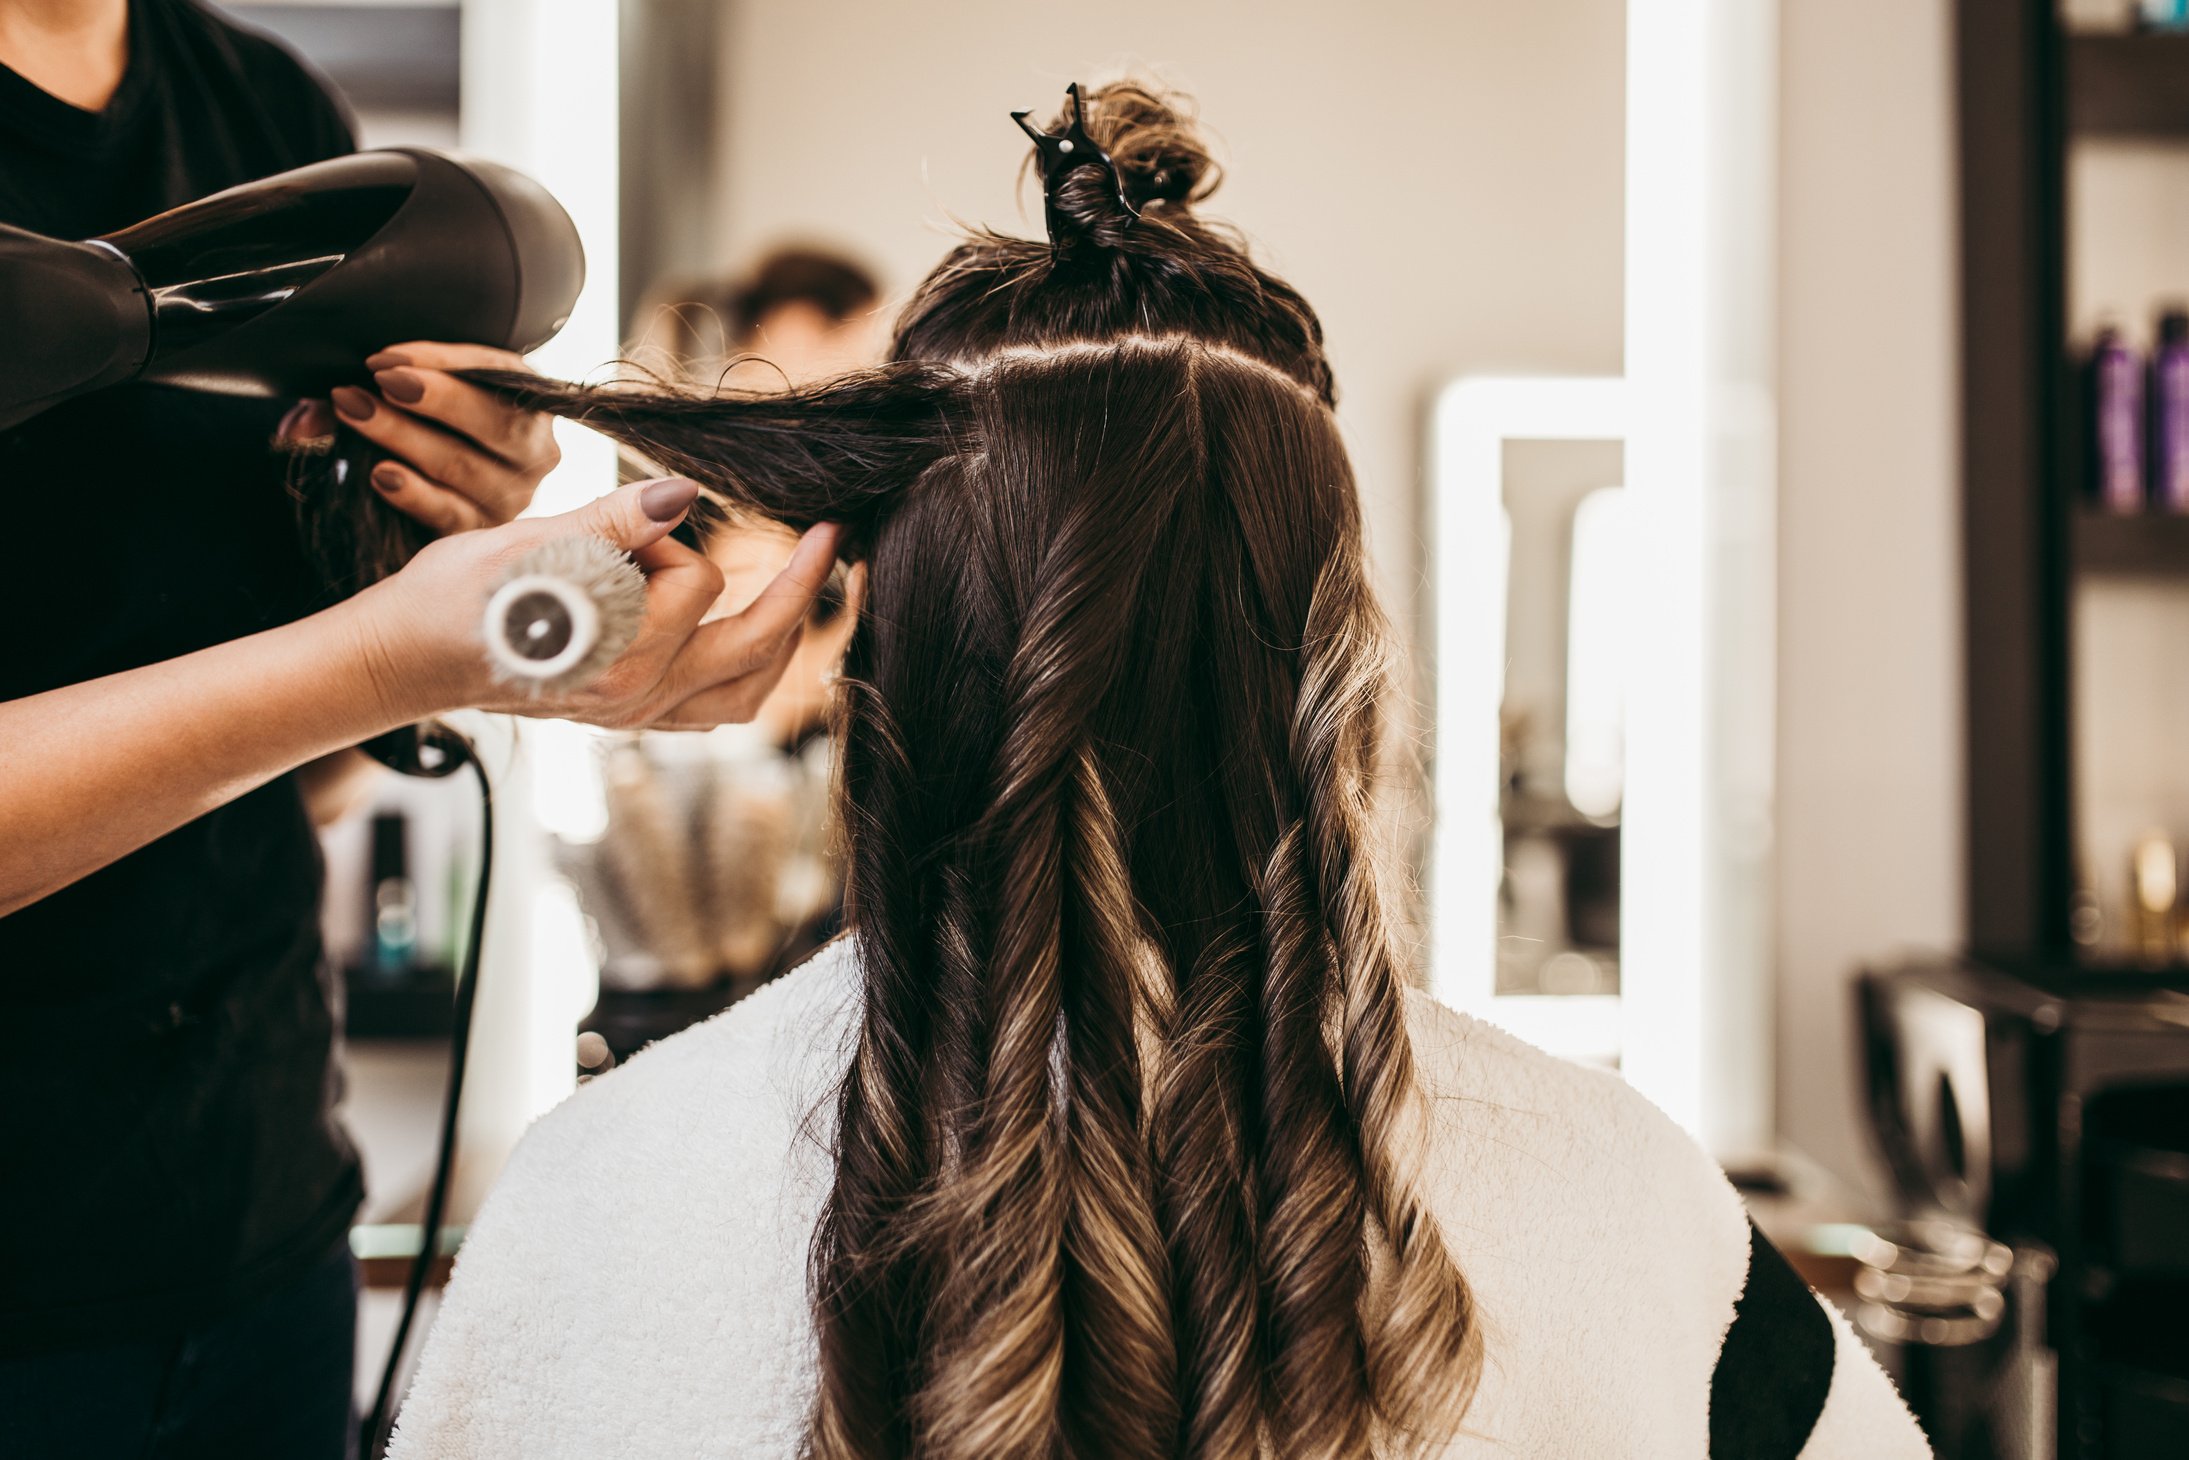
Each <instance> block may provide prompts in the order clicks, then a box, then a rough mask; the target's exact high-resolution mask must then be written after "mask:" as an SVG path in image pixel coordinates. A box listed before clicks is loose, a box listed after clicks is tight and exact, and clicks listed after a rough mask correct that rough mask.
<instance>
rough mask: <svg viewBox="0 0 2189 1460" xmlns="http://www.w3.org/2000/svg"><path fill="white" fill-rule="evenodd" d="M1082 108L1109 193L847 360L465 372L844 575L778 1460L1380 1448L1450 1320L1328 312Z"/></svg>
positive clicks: (1184, 150) (1184, 136) (1369, 600)
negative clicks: (1380, 818)
mask: <svg viewBox="0 0 2189 1460" xmlns="http://www.w3.org/2000/svg"><path fill="white" fill-rule="evenodd" d="M1088 125H1089V128H1090V130H1091V131H1092V133H1093V135H1094V136H1095V138H1096V139H1097V140H1098V141H1099V142H1101V143H1102V144H1103V145H1104V146H1106V147H1107V148H1108V150H1109V151H1110V152H1111V153H1112V154H1113V156H1114V157H1115V158H1116V160H1117V163H1118V165H1119V168H1120V170H1121V173H1122V175H1123V179H1124V182H1125V186H1126V191H1127V194H1128V196H1130V197H1131V198H1132V200H1133V201H1134V202H1135V203H1136V205H1138V207H1139V208H1140V214H1141V216H1140V218H1139V219H1138V220H1137V221H1133V220H1131V219H1129V218H1128V217H1127V216H1126V215H1125V214H1124V212H1123V210H1122V209H1120V208H1119V207H1118V205H1117V202H1116V196H1115V193H1114V192H1113V191H1110V190H1108V189H1107V187H1106V180H1105V179H1104V178H1103V176H1102V174H1101V173H1100V172H1099V171H1098V170H1096V169H1082V170H1081V171H1079V172H1077V173H1074V174H1072V175H1071V176H1070V177H1069V178H1067V179H1066V180H1065V182H1064V184H1063V185H1062V188H1061V192H1062V195H1063V196H1062V203H1063V208H1062V211H1063V213H1064V215H1065V218H1066V219H1067V220H1068V227H1067V232H1066V236H1065V237H1063V238H1061V239H1060V240H1058V241H1057V243H1056V245H1055V246H1054V247H1052V246H1051V245H1050V244H1048V243H1038V244H1037V243H1030V242H1024V241H1019V240H1011V239H1005V238H1000V237H996V236H992V235H983V236H979V237H976V238H975V239H973V240H972V241H970V242H968V243H966V244H965V245H963V246H962V247H960V248H958V249H957V250H956V251H955V252H954V253H952V254H951V255H950V257H949V258H947V259H946V260H945V261H944V262H943V264H942V265H941V266H940V267H939V268H938V269H937V270H936V271H935V272H934V274H933V275H932V276H930V278H929V279H928V281H927V282H926V284H925V285H924V286H923V287H922V289H921V290H920V292H919V294H918V295H917V296H916V297H915V298H914V299H913V300H912V302H911V304H910V306H909V307H908V309H907V311H906V313H905V315H904V317H903V320H902V323H901V325H900V327H899V330H898V334H897V339H896V345H895V349H894V352H893V361H892V363H891V364H889V365H886V366H884V367H882V368H880V369H878V370H875V371H872V372H867V373H863V374H860V375H856V376H851V377H847V378H844V379H842V380H838V381H834V382H830V383H827V384H824V385H821V386H818V387H816V388H813V389H809V390H804V391H800V392H797V393H793V394H790V395H782V396H772V397H766V398H743V397H739V398H729V397H720V396H711V397H702V396H690V395H678V394H673V393H668V392H663V391H657V390H644V391H639V390H630V389H624V388H603V389H586V388H581V387H562V386H553V385H542V384H538V383H529V384H528V383H526V382H525V381H524V380H523V379H522V378H520V377H508V376H504V377H495V378H494V383H496V384H497V385H499V386H501V387H503V388H505V389H508V390H510V391H511V392H512V393H514V394H516V395H519V396H521V397H523V398H524V399H526V400H529V401H530V402H532V403H533V404H536V405H539V406H542V407H544V408H546V409H549V410H554V411H558V412H561V413H563V414H566V415H570V416H574V417H578V418H580V419H583V420H585V421H587V422H588V423H590V424H592V425H594V426H596V427H598V428H599V429H601V430H603V431H605V432H606V433H608V434H609V435H611V436H614V437H617V438H618V439H620V440H622V441H624V442H626V443H628V444H630V445H632V446H633V447H634V448H636V449H638V450H639V451H641V452H643V453H645V454H646V455H648V456H649V457H651V458H652V459H653V460H654V461H656V462H658V463H659V464H660V465H661V466H663V467H665V468H667V469H670V470H674V471H679V472H684V473H687V474H689V475H691V476H693V477H695V478H697V479H699V480H700V481H702V482H703V483H705V484H707V485H708V486H709V487H710V488H712V489H713V490H714V491H715V492H716V493H718V494H719V495H720V496H721V497H722V498H723V499H725V500H726V501H727V502H728V503H729V504H731V505H732V506H733V507H734V508H738V509H742V510H745V511H748V512H752V513H756V514H759V515H764V516H766V517H769V518H773V519H776V520H778V521H782V522H785V523H788V524H790V525H792V526H804V525H807V524H810V523H813V522H817V521H824V520H828V521H840V522H843V523H845V524H847V526H848V528H849V533H848V536H847V541H848V542H849V543H850V544H851V547H850V548H849V551H850V552H851V553H852V554H854V555H856V556H859V557H863V558H864V559H866V560H867V562H868V564H869V570H868V589H867V601H866V604H865V607H864V609H863V617H862V620H861V622H860V625H859V628H858V630H857V632H856V634H855V636H854V638H853V641H852V644H851V647H850V650H849V653H848V656H847V660H846V664H845V668H844V674H843V686H844V693H843V696H842V707H841V713H842V729H843V778H842V800H843V808H844V815H845V822H846V833H847V844H848V867H847V889H848V900H849V909H850V927H851V934H852V936H853V938H854V939H855V940H856V942H857V946H858V952H859V961H860V967H861V971H862V974H863V979H864V999H863V1013H862V1016H861V1019H860V1023H859V1032H858V1044H857V1051H856V1054H855V1056H854V1058H853V1059H852V1062H851V1066H850V1069H849V1073H848V1074H847V1075H846V1077H845V1080H844V1083H843V1087H842V1091H841V1095H840V1097H839V1100H838V1105H837V1116H838V1121H837V1132H836V1142H835V1144H836V1172H835V1184H834V1188H833V1190H832V1191H831V1193H830V1196H829V1200H828V1205H827V1209H826V1212H825V1215H824V1217H823V1219H822V1221H821V1224H820V1227H819V1229H818V1231H817V1232H816V1234H815V1237H814V1244H813V1261H812V1302H813V1311H814V1319H815V1324H816V1328H817V1331H818V1335H819V1345H820V1348H819V1353H820V1376H819V1385H818V1391H817V1395H816V1398H815V1402H814V1410H813V1418H812V1426H811V1430H810V1435H809V1440H808V1449H809V1453H810V1454H811V1455H812V1456H814V1457H816V1460H852V1457H869V1456H922V1457H937V1460H944V1457H948V1460H993V1457H1016V1456H1036V1457H1048V1456H1074V1457H1096V1456H1101V1457H1120V1456H1122V1457H1140V1456H1147V1457H1156V1456H1192V1457H1244V1456H1265V1455H1267V1456H1303V1457H1305V1456H1314V1457H1324V1456H1327V1457H1354V1456H1363V1455H1369V1454H1393V1455H1395V1454H1406V1453H1412V1452H1416V1451H1419V1450H1421V1449H1425V1448H1429V1447H1431V1446H1433V1445H1435V1444H1436V1443H1438V1442H1440V1441H1443V1440H1445V1439H1447V1438H1448V1437H1450V1436H1451V1435H1452V1434H1453V1433H1454V1432H1455V1431H1456V1429H1457V1427H1458V1425H1459V1423H1460V1420H1461V1416H1462V1414H1463V1412H1464V1410H1465V1408H1466V1405H1467V1402H1468V1400H1469V1398H1470V1397H1471V1395H1472V1393H1473V1389H1474V1384H1475V1380H1476V1376H1477V1374H1478V1371H1479V1368H1480V1343H1479V1340H1478V1337H1477V1333H1476V1325H1475V1322H1474V1315H1473V1312H1472V1308H1471V1304H1470V1300H1469V1294H1468V1289H1467V1284H1466V1282H1465V1280H1464V1279H1463V1278H1462V1276H1461V1274H1460V1272H1459V1270H1458V1268H1457V1267H1456V1265H1455V1264H1454V1262H1453V1260H1452V1257H1451V1255H1450V1253H1449V1252H1448V1250H1447V1249H1446V1247H1445V1244H1444V1240H1443V1238H1442V1236H1441V1234H1440V1233H1439V1231H1438V1229H1437V1226H1436V1224H1435V1222H1434V1220H1433V1219H1432V1217H1431V1216H1430V1214H1429V1213H1428V1212H1427V1211H1426V1210H1425V1208H1424V1206H1423V1204H1422V1199H1421V1196H1420V1195H1419V1193H1418V1191H1417V1188H1416V1183H1415V1173H1416V1171H1417V1170H1418V1169H1419V1165H1420V1161H1421V1160H1422V1159H1423V1151H1422V1148H1421V1146H1420V1140H1421V1137H1422V1125H1421V1115H1420V1111H1419V1108H1418V1107H1419V1095H1418V1092H1417V1090H1416V1086H1415V1076H1414V1069H1413V1060H1412V1052H1411V1049H1410V1046H1409V1043H1408V1038H1407V1031H1406V1021H1405V1007H1404V984H1405V978H1404V975H1403V971H1402V966H1401V960H1400V957H1399V955H1398V953H1397V952H1396V951H1395V942H1394V937H1393V930H1392V928H1391V926H1390V922H1389V918H1388V914H1387V905H1388V904H1387V899H1386V895H1385V894H1384V892H1383V891H1382V890H1381V888H1380V887H1379V885H1378V882H1377V873H1376V858H1375V856H1374V854H1373V845H1374V843H1375V840H1376V838H1375V834H1374V830H1373V826H1372V820H1373V817H1372V803H1373V800H1374V782H1375V762H1376V756H1377V749H1378V745H1379V742H1380V741H1381V739H1382V734H1381V727H1380V724H1379V715H1380V713H1381V710H1382V706H1383V700H1384V695H1385V691H1386V687H1387V669H1386V662H1387V657H1388V654H1389V637H1390V636H1389V632H1388V629H1387V626H1386V624H1385V621H1384V619H1383V617H1382V615H1381V613H1380V611H1379V610H1378V608H1377V605H1376V602H1375V599H1374V596H1373V594H1372V593H1371V591H1370V588H1369V585H1368V582H1367V579H1366V575H1365V568H1364V563H1363V555H1362V545H1361V514H1360V503H1359V499H1358V495H1357V492H1356V490H1355V487H1354V483H1353V477H1352V472H1351V468H1350V466H1349V465H1348V463H1347V460H1346V454H1345V450H1344V447H1343V445H1342V444H1341V442H1340V440H1339V435H1338V431H1337V426H1336V423H1335V421H1334V419H1333V417H1332V414H1331V406H1332V400H1333V387H1332V382H1331V377H1330V372H1329V367H1328V365H1327V363H1326V362H1325V360H1324V357H1323V351H1322V333H1321V328H1320V326H1319V324H1318V323H1317V322H1316V319H1315V316H1314V314H1313V313H1312V312H1311V311H1310V310H1309V309H1308V307H1307V305H1306V303H1305V302H1304V301H1303V300H1302V299H1301V298H1300V297H1299V295H1297V294H1296V293H1295V292H1293V291H1292V290H1291V289H1290V288H1289V287H1287V286H1286V285H1285V284H1283V283H1282V282H1280V281H1279V280H1277V279H1275V278H1273V277H1271V276H1270V275H1268V274H1266V273H1264V272H1262V271H1261V270H1260V269H1258V268H1257V267H1255V266H1254V265H1253V264H1252V263H1251V262H1250V261H1249V259H1248V257H1247V255H1246V252H1245V250H1244V248H1243V247H1242V246H1241V245H1240V244H1239V243H1238V242H1237V241H1236V240H1235V239H1233V238H1232V237H1231V236H1230V235H1228V234H1226V233H1224V232H1222V231H1220V230H1219V229H1217V228H1215V227H1213V226H1212V225H1210V224H1208V223H1206V222H1203V221H1201V220H1200V219H1198V218H1197V217H1196V216H1195V215H1194V212H1193V209H1192V205H1193V204H1194V203H1195V202H1197V201H1199V199H1200V198H1201V197H1202V196H1203V195H1205V193H1206V192H1207V191H1208V189H1209V187H1210V186H1211V182H1210V167H1209V163H1208V159H1207V157H1206V155H1205V153H1204V152H1203V151H1202V149H1201V147H1200V145H1199V143H1198V142H1197V141H1196V140H1195V139H1194V137H1193V135H1192V133H1191V130H1190V128H1189V127H1188V126H1187V124H1186V123H1185V122H1184V121H1183V120H1182V119H1181V117H1180V115H1179V114H1178V112H1177V110H1176V109H1175V107H1174V106H1173V104H1172V103H1171V102H1169V101H1168V100H1167V99H1165V98H1162V97H1159V96H1157V95H1156V94H1154V93H1152V92H1150V91H1147V90H1145V89H1142V88H1140V87H1137V86H1132V85H1115V86H1110V87H1105V88H1103V89H1101V90H1099V91H1097V92H1095V93H1094V94H1093V95H1092V96H1091V97H1090V98H1089V104H1088Z"/></svg>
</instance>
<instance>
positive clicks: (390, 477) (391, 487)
mask: <svg viewBox="0 0 2189 1460" xmlns="http://www.w3.org/2000/svg"><path fill="white" fill-rule="evenodd" d="M372 484H373V487H374V489H375V490H378V491H382V492H386V493H387V494H388V495H389V496H391V497H392V496H394V495H395V494H396V493H397V492H400V491H401V490H403V474H402V473H401V472H399V471H397V470H396V469H395V468H394V467H392V466H390V465H389V464H388V463H386V462H384V461H383V462H381V463H380V464H379V465H378V466H376V467H374V468H373V469H372Z"/></svg>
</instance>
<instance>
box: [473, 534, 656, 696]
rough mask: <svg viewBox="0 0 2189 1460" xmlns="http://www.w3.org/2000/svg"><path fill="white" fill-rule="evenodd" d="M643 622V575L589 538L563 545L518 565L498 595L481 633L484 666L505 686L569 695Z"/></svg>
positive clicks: (562, 540) (610, 547)
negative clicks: (488, 664) (488, 663)
mask: <svg viewBox="0 0 2189 1460" xmlns="http://www.w3.org/2000/svg"><path fill="white" fill-rule="evenodd" d="M528 608H531V609H534V610H539V609H542V608H545V609H546V610H547V611H546V612H530V613H528V612H527V611H526V610H527V609H528ZM645 617H646V575H645V574H643V573H641V572H640V571H639V570H638V565H637V564H636V563H633V562H632V561H631V559H630V557H629V555H627V554H626V553H625V552H624V551H623V549H621V548H619V547H617V546H616V545H615V544H613V543H610V542H605V541H603V540H602V539H600V538H597V537H592V536H589V535H584V534H580V535H576V536H571V537H558V538H556V539H554V540H553V541H552V542H546V543H542V544H541V545H540V546H538V547H536V548H534V549H533V550H532V551H530V552H528V553H526V554H525V555H524V556H523V557H521V558H519V559H518V560H517V561H516V562H515V563H513V564H512V565H511V566H510V569H509V572H508V574H507V575H505V576H504V578H503V580H502V585H501V587H500V588H498V589H496V590H495V593H494V596H493V598H492V599H491V600H490V601H489V602H488V604H487V614H486V623H485V625H484V627H485V632H486V647H487V658H488V659H489V660H490V661H491V662H492V663H493V665H494V673H495V677H496V678H497V679H500V680H501V681H502V682H503V683H505V684H510V685H514V686H516V687H517V688H520V689H524V690H528V691H530V692H531V693H532V694H534V695H539V696H545V695H551V694H565V693H568V692H569V691H571V690H575V689H580V688H582V687H583V686H584V685H586V684H587V683H589V682H590V681H591V680H592V679H593V678H594V677H595V676H597V675H598V674H599V673H600V672H601V671H602V670H604V669H606V668H607V667H608V666H609V665H611V664H613V663H614V662H615V661H616V659H617V657H618V656H619V655H621V654H622V653H623V651H624V650H626V649H628V648H630V647H631V641H632V640H633V639H635V638H637V637H638V630H639V624H640V622H641V621H642V620H643V619H644V618H645ZM543 637H544V638H545V639H546V642H545V643H544V644H543V643H540V642H536V641H538V640H540V639H542V638H543ZM526 640H533V641H535V642H525V641H526ZM547 649H554V650H556V651H557V652H554V653H551V654H550V653H546V652H544V651H545V650H547Z"/></svg>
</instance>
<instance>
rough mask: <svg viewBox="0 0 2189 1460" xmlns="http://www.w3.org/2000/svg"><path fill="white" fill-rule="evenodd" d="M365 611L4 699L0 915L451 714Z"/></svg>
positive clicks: (354, 604)
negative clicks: (379, 739) (265, 788)
mask: <svg viewBox="0 0 2189 1460" xmlns="http://www.w3.org/2000/svg"><path fill="white" fill-rule="evenodd" d="M379 642H380V641H379V639H378V638H377V637H376V636H375V635H374V634H373V633H372V632H370V628H369V624H368V622H367V613H366V610H364V609H363V608H362V607H361V606H360V602H359V601H358V600H352V601H351V602H350V603H346V604H343V605H340V606H338V607H335V608H332V609H329V610H327V611H326V612H324V613H319V614H315V615H313V616H312V617H310V618H308V619H304V620H302V621H300V622H298V623H294V624H290V625H288V626H286V627H284V628H278V629H272V630H269V631H268V632H266V633H262V634H254V635H252V636H251V637H249V638H246V639H238V640H236V641H234V642H232V643H227V644H221V645H218V646H216V647H214V648H211V649H205V650H202V651H200V652H198V653H195V654H188V655H184V656H183V657H182V658H179V659H171V660H168V661H166V662H165V663H161V664H153V665H148V666H146V667H145V668H143V669H133V670H130V671H129V672H127V673H125V674H112V675H108V676H106V677H105V678H102V679H94V680H89V681H87V682H85V683H83V684H74V685H69V686H67V687H66V688H63V689H57V690H51V691H48V692H47V693H45V694H37V695H31V696H29V697H28V698H25V699H19V700H11V701H8V702H6V703H0V914H6V913H9V912H12V911H14V910H15V909H16V908H19V907H22V906H24V905H25V904H27V903H31V902H35V901H37V900H38V899H39V898H41V897H44V896H46V895H47V894H49V893H52V892H54V891H56V890H58V889H60V888H62V887H66V886H67V885H68V884H69V883H71V882H74V881H76V880H77V879H78V878H80V877H83V876H85V875H87V874H88V873H91V872H94V871H97V870H98V869H99V868H101V867H103V866H105V865H107V864H108V863H109V862H112V861H114V860H115V859H116V858H118V857H122V856H124V855H126V854H128V853H129V852H132V851H134V850H136V849H137V848H138V847H141V846H143V845H144V844H145V843H147V842H150V841H152V840H154V839H156V838H158V837H160V836H163V835H165V834H166V833H167V832H170V831H172V830H174V829H175V828H176V827H178V826H181V825H182V824H184V823H185V822H188V821H191V820H194V819H195V818H197V817H199V816H202V815H204V814H205V813H206V812H208V811H210V810H212V809H213V808H214V807H216V806H220V805H223V804H225V803H227V802H229V801H232V800H234V799H235V798H236V797H238V796H240V795H242V794H243V793H244V792H246V791H249V790H251V789H253V788H255V787H257V786H261V785H264V784H265V783H266V782H268V781H270V780H272V779H273V778H274V777H276V776H278V775H280V774H282V773H283V772H284V771H289V770H293V769H295V768H296V767H297V766H300V765H302V764H304V763H305V762H306V761H309V760H312V759H314V758H316V757H318V756H322V755H326V754H328V753H329V752H331V751H335V750H340V749H342V748H343V747H345V746H350V745H355V744H357V743H358V742H359V741H362V740H366V739H369V738H371V737H372V736H374V735H379V734H382V733H384V732H386V731H388V730H392V729H394V728H396V727H397V726H399V725H406V724H409V723H411V722H412V721H413V720H417V719H422V718H424V717H425V716H427V715H430V714H433V713H436V712H437V711H439V710H442V709H446V708H449V706H446V705H441V704H436V703H433V702H431V695H430V693H429V692H426V691H424V690H422V689H420V688H414V687H412V686H411V684H410V683H409V677H407V676H405V675H404V674H401V673H398V672H396V671H397V666H394V665H390V664H386V663H383V662H381V659H382V656H383V651H382V650H381V649H380V648H379V647H378V645H379Z"/></svg>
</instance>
